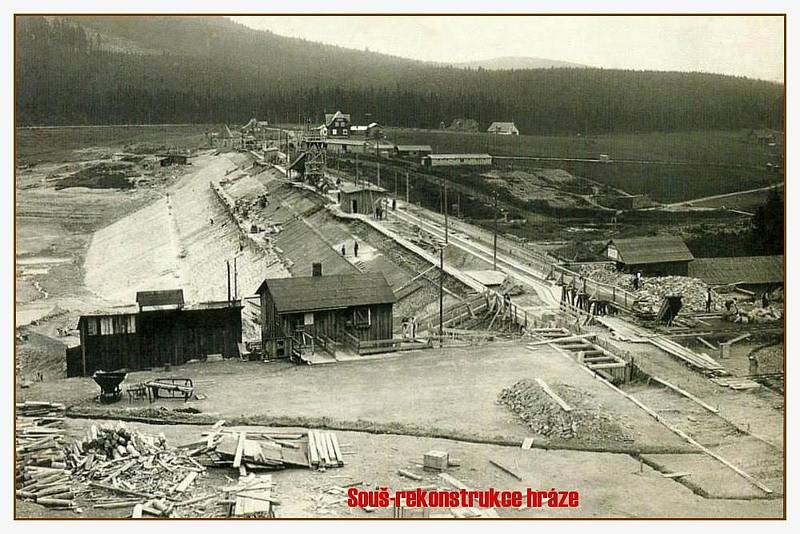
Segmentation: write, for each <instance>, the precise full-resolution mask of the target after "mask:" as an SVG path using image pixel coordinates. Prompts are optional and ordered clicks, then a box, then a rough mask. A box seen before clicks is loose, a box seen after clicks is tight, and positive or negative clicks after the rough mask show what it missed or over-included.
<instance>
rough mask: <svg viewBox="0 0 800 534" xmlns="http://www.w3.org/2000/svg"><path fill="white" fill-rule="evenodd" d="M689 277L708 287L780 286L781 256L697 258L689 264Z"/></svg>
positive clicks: (782, 276) (781, 281) (782, 274)
mask: <svg viewBox="0 0 800 534" xmlns="http://www.w3.org/2000/svg"><path fill="white" fill-rule="evenodd" d="M689 276H691V277H692V278H699V279H700V280H702V281H703V282H705V283H707V284H709V285H720V286H721V285H728V284H736V283H741V284H782V283H783V281H784V273H783V256H748V257H743V258H698V259H696V260H694V261H693V262H692V263H690V264H689Z"/></svg>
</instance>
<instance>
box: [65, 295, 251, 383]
mask: <svg viewBox="0 0 800 534" xmlns="http://www.w3.org/2000/svg"><path fill="white" fill-rule="evenodd" d="M149 293H150V294H151V297H153V298H151V299H150V300H148V299H147V298H143V299H142V300H141V301H139V305H138V307H131V306H128V307H124V308H117V309H114V310H110V311H106V312H100V313H92V314H87V315H82V316H81V317H80V319H79V320H78V332H79V334H80V342H81V344H80V347H79V348H78V349H75V350H71V351H69V352H68V353H67V376H90V375H91V374H92V373H93V372H94V371H96V370H99V369H102V370H104V371H113V370H118V369H127V370H129V371H136V370H141V369H150V368H153V367H162V366H164V365H165V364H170V365H181V364H183V363H186V362H187V361H189V360H193V359H204V358H206V357H207V356H209V355H210V354H220V355H222V356H223V357H224V358H232V357H236V356H238V353H239V352H238V346H237V344H238V343H240V342H241V341H242V305H241V303H240V302H239V301H231V302H229V301H223V302H205V303H199V304H195V305H190V306H187V305H185V304H183V303H181V304H177V303H176V302H175V300H174V299H170V298H160V296H159V295H157V293H160V292H149ZM165 293H166V292H165ZM137 300H138V299H137ZM182 300H183V298H182V295H181V302H182Z"/></svg>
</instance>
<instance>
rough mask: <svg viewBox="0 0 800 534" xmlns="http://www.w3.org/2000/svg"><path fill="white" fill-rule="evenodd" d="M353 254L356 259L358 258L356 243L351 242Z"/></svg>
mask: <svg viewBox="0 0 800 534" xmlns="http://www.w3.org/2000/svg"><path fill="white" fill-rule="evenodd" d="M353 254H355V257H356V258H357V257H358V241H353Z"/></svg>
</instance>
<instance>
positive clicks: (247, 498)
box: [226, 474, 278, 517]
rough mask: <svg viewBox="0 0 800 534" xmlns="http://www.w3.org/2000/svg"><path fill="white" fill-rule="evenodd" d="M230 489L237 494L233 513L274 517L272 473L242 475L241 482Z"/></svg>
mask: <svg viewBox="0 0 800 534" xmlns="http://www.w3.org/2000/svg"><path fill="white" fill-rule="evenodd" d="M226 489H230V490H231V491H230V493H232V494H234V495H235V500H234V502H233V509H232V510H231V515H233V516H237V517H274V515H275V514H274V511H273V509H272V507H273V504H278V501H277V499H275V497H274V496H273V484H272V475H261V476H255V475H253V474H250V475H247V476H246V477H240V478H239V483H238V484H237V485H236V486H235V487H234V488H226Z"/></svg>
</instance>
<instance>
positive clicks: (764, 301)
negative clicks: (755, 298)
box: [761, 291, 769, 308]
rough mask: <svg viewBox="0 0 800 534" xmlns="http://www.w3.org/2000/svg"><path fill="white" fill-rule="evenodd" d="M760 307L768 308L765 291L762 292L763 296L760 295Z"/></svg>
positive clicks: (767, 296)
mask: <svg viewBox="0 0 800 534" xmlns="http://www.w3.org/2000/svg"><path fill="white" fill-rule="evenodd" d="M761 307H762V308H769V295H767V292H766V291H764V294H763V295H761Z"/></svg>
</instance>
